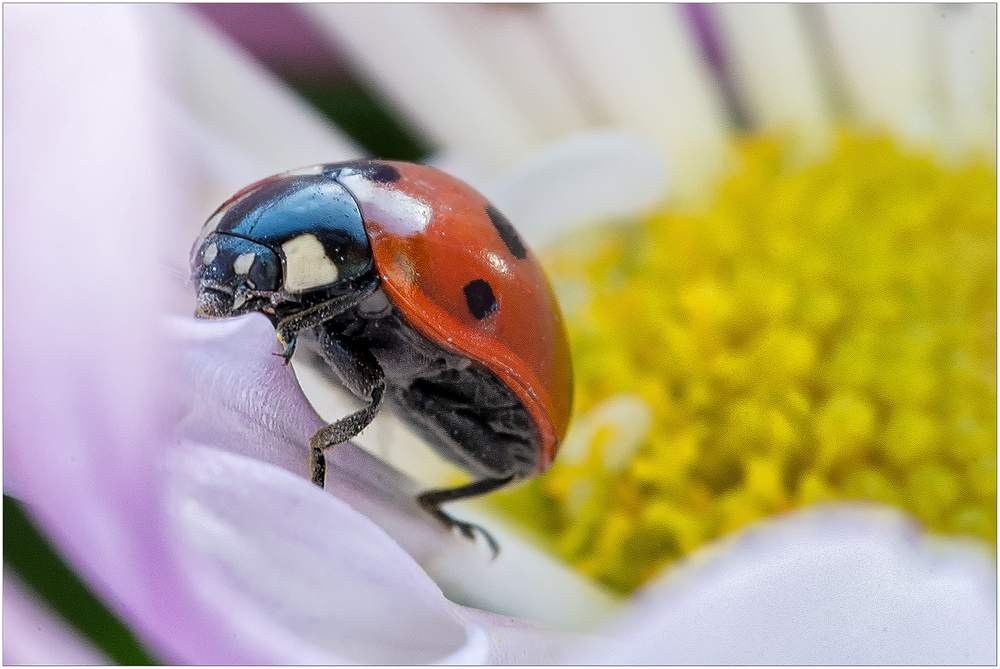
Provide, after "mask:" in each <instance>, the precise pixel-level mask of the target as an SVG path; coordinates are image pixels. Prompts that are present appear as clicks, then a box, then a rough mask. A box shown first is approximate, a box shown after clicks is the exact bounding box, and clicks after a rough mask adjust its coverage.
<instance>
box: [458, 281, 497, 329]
mask: <svg viewBox="0 0 1000 669" xmlns="http://www.w3.org/2000/svg"><path fill="white" fill-rule="evenodd" d="M464 290H465V303H466V304H468V305H469V313H471V314H472V315H473V316H475V317H476V319H477V320H482V319H484V318H486V317H487V316H489V315H490V314H492V313H493V312H494V311H496V310H497V306H498V305H497V298H496V297H495V296H494V295H493V289H492V288H491V287H490V284H488V283H486V282H485V281H483V280H482V279H473V280H472V281H470V282H469V283H468V285H466V286H465V288H464Z"/></svg>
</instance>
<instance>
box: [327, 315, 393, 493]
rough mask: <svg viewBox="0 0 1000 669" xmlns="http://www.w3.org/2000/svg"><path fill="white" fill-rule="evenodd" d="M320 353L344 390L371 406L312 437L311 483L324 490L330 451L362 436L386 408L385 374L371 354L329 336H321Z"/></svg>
mask: <svg viewBox="0 0 1000 669" xmlns="http://www.w3.org/2000/svg"><path fill="white" fill-rule="evenodd" d="M320 352H321V354H322V356H323V359H324V360H325V361H326V362H327V364H329V365H330V367H331V368H332V369H333V370H334V372H336V374H337V376H338V377H340V380H341V382H342V383H343V385H344V387H346V388H347V389H348V390H350V391H351V393H353V394H354V395H355V396H356V397H357V398H358V399H361V400H364V401H366V402H367V403H368V404H367V406H365V407H364V408H363V409H361V410H359V411H355V412H354V413H352V414H349V415H347V416H345V417H344V418H341V419H340V420H337V421H334V422H333V423H330V424H329V425H326V426H325V427H321V428H320V429H318V430H316V432H315V433H313V435H312V436H311V437H310V438H309V468H310V472H311V473H310V480H311V481H312V482H313V483H315V484H316V485H318V486H319V487H321V488H322V487H324V486H325V484H326V451H328V450H329V449H331V448H335V447H337V446H340V445H341V444H344V443H346V442H347V441H350V440H351V439H353V438H354V437H356V436H358V434H359V433H360V432H361V431H362V430H364V429H365V428H366V427H368V424H369V423H371V422H372V420H373V419H374V418H375V416H376V414H378V410H379V407H380V406H381V405H382V396H383V394H384V393H385V373H384V372H383V371H382V366H381V365H379V363H378V360H376V359H375V356H374V355H372V354H371V352H370V351H368V350H367V349H365V348H362V347H358V346H351V345H350V344H349V343H348V341H347V340H344V339H341V338H339V337H337V336H335V335H331V334H329V333H323V335H322V336H321V337H320Z"/></svg>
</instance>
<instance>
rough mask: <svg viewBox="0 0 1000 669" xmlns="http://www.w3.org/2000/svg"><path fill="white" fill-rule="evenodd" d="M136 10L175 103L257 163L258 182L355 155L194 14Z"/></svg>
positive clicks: (320, 120)
mask: <svg viewBox="0 0 1000 669" xmlns="http://www.w3.org/2000/svg"><path fill="white" fill-rule="evenodd" d="M140 9H141V11H142V13H143V15H144V17H145V18H146V20H147V21H149V23H150V25H151V26H153V27H155V28H156V30H157V32H158V33H159V34H160V37H161V43H160V45H159V46H160V48H161V50H162V51H163V53H164V55H165V56H166V57H167V62H168V64H169V66H170V68H171V70H172V71H171V74H172V75H173V77H174V81H175V82H176V84H177V93H178V94H179V96H180V99H181V100H182V101H183V103H184V104H185V105H186V106H187V108H188V109H190V110H191V111H192V113H193V114H194V116H195V117H196V118H198V119H200V120H201V121H202V122H204V123H205V124H206V125H208V126H209V127H210V128H211V129H212V130H213V131H214V132H216V133H218V134H219V135H220V136H222V137H224V138H225V139H226V140H227V141H228V142H229V143H231V144H232V145H233V146H236V147H240V149H242V150H244V151H247V152H248V153H250V155H251V156H252V157H253V158H254V159H255V160H256V161H258V163H259V164H260V165H261V167H262V168H264V169H265V170H266V171H265V173H264V174H260V175H257V178H262V177H265V176H269V175H270V174H275V173H278V172H284V171H286V170H289V169H293V168H296V167H302V166H306V165H312V164H314V163H323V162H333V161H337V160H347V159H350V158H355V157H357V156H359V155H361V151H360V149H359V148H358V147H357V146H356V145H355V144H354V142H353V141H351V140H350V139H349V138H348V137H347V136H345V135H344V134H342V133H340V132H339V131H338V130H337V129H336V128H335V127H334V126H333V125H332V124H331V123H330V121H329V120H327V119H326V118H325V117H324V116H323V115H322V114H321V113H320V112H319V111H317V110H316V109H315V108H313V107H312V106H311V105H309V104H308V103H306V102H305V101H304V100H302V99H301V98H300V97H298V96H297V95H296V94H295V93H294V92H292V91H291V90H290V89H289V88H288V87H287V86H285V85H284V84H283V83H281V81H279V80H278V79H277V77H275V76H274V75H273V74H271V73H270V72H268V71H267V70H266V69H265V68H264V67H262V66H261V65H260V64H258V63H257V62H256V61H255V60H254V59H253V58H252V57H250V56H248V55H247V54H246V53H244V52H243V51H242V50H240V48H239V47H237V46H236V45H234V44H233V43H232V42H231V41H230V40H229V39H228V38H227V37H226V36H225V35H223V34H222V33H221V32H219V31H218V30H216V29H215V28H214V27H213V26H212V25H211V24H209V23H208V21H206V20H205V19H204V18H202V17H201V16H200V15H198V14H197V13H196V12H194V11H190V10H188V9H187V8H184V7H178V6H170V5H156V6H152V5H150V6H144V7H141V8H140ZM245 185H246V184H245V183H243V184H239V185H238V186H236V187H237V188H239V187H242V186H245Z"/></svg>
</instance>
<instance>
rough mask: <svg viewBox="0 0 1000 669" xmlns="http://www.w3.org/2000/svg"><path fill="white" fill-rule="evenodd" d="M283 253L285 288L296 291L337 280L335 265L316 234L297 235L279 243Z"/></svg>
mask: <svg viewBox="0 0 1000 669" xmlns="http://www.w3.org/2000/svg"><path fill="white" fill-rule="evenodd" d="M281 250H282V251H283V252H284V254H285V270H286V272H285V290H287V291H289V292H292V293H296V292H301V291H304V290H311V289H313V288H319V287H320V286H328V285H330V284H331V283H333V282H334V281H336V280H337V277H338V276H339V274H340V272H338V271H337V265H336V264H334V262H333V261H332V260H330V258H329V257H328V256H327V255H326V250H325V249H324V248H323V244H321V243H320V241H319V240H318V239H316V235H310V234H305V235H299V236H298V237H295V238H294V239H290V240H288V241H287V242H285V243H284V244H282V245H281Z"/></svg>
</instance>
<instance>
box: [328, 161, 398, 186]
mask: <svg viewBox="0 0 1000 669" xmlns="http://www.w3.org/2000/svg"><path fill="white" fill-rule="evenodd" d="M346 167H349V168H351V169H352V170H354V171H355V172H356V173H358V174H360V175H361V176H363V177H366V178H368V179H371V180H372V181H376V182H378V183H380V184H387V183H392V182H393V181H398V180H399V170H397V169H396V168H395V167H393V166H392V165H386V164H385V163H380V162H377V161H374V160H349V161H347V162H344V163H330V164H329V165H324V166H323V176H328V177H336V176H337V175H338V174H339V173H340V170H342V169H344V168H346Z"/></svg>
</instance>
